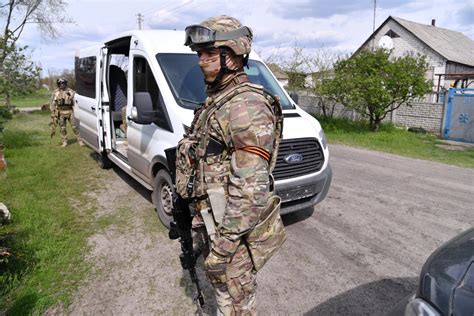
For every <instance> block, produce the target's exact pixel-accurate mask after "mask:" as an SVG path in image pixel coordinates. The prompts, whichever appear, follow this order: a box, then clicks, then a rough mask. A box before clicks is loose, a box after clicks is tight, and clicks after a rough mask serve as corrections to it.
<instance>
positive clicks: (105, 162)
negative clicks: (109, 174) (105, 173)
mask: <svg viewBox="0 0 474 316" xmlns="http://www.w3.org/2000/svg"><path fill="white" fill-rule="evenodd" d="M96 157H97V163H98V164H99V167H100V168H101V169H110V168H112V161H110V159H109V157H107V155H106V154H104V153H100V154H99V153H97V154H96Z"/></svg>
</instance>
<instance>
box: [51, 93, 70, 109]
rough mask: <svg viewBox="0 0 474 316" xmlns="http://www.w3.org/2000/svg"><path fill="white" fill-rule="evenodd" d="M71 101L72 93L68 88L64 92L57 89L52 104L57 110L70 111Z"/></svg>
mask: <svg viewBox="0 0 474 316" xmlns="http://www.w3.org/2000/svg"><path fill="white" fill-rule="evenodd" d="M73 101H74V91H72V90H71V89H69V88H68V89H66V90H61V89H57V90H56V91H55V93H54V102H55V105H56V107H57V109H58V110H62V111H67V110H72V107H73V106H74V104H73Z"/></svg>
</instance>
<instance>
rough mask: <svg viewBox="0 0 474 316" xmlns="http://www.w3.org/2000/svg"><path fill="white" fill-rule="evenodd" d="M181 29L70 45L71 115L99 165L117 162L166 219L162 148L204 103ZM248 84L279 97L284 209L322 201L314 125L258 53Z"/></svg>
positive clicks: (279, 181) (320, 146)
mask: <svg viewBox="0 0 474 316" xmlns="http://www.w3.org/2000/svg"><path fill="white" fill-rule="evenodd" d="M183 39H184V32H181V31H160V30H146V31H131V32H127V33H124V34H121V35H119V36H116V37H114V38H112V39H110V40H109V41H106V42H105V43H102V44H100V45H98V46H96V47H90V48H84V49H80V50H78V51H77V52H76V57H75V73H76V90H77V91H76V98H75V109H74V113H75V119H76V120H77V122H78V124H79V130H80V134H81V137H82V138H83V140H84V142H85V143H87V144H88V145H89V146H90V147H91V148H92V149H94V150H95V151H96V152H97V156H98V161H99V163H100V164H101V166H102V167H104V168H105V167H109V166H110V165H111V163H113V164H115V165H117V166H118V167H119V168H121V169H123V170H124V171H125V172H126V173H128V174H129V175H130V176H132V177H133V178H134V179H135V180H137V181H138V182H139V183H141V184H142V185H143V186H144V187H146V188H147V189H148V190H152V200H153V203H154V204H155V206H156V209H157V213H158V216H159V218H160V220H161V221H162V223H163V224H164V225H166V226H169V222H170V220H171V193H172V187H171V178H170V175H169V172H168V165H167V163H166V157H165V149H167V148H170V147H175V146H176V145H177V143H178V141H179V140H180V139H181V138H182V137H183V134H184V133H185V132H186V130H187V129H188V128H189V126H190V124H191V121H192V119H193V110H194V108H196V107H197V106H198V105H199V104H201V103H202V102H204V100H205V98H206V95H205V87H204V78H203V75H202V73H201V70H200V68H199V66H198V57H197V55H196V54H195V53H193V52H191V51H190V50H189V48H187V47H186V46H184V45H183ZM245 72H246V73H247V75H248V77H249V79H250V81H251V82H253V83H257V84H260V85H263V86H264V87H265V89H267V90H268V91H270V92H271V93H272V94H274V95H276V96H278V97H279V98H280V103H281V105H282V108H283V114H284V123H283V126H284V127H283V128H284V129H283V140H282V143H281V144H280V150H279V152H278V160H277V164H276V167H275V170H274V172H273V175H274V178H275V190H276V193H277V194H278V195H279V196H280V197H281V198H282V201H283V204H282V210H281V212H282V213H289V212H294V211H297V210H300V209H304V208H308V207H312V206H313V205H315V204H316V203H319V202H321V201H322V200H323V199H324V198H325V196H326V194H327V192H328V190H329V186H330V183H331V178H332V171H331V167H330V165H329V162H328V159H329V152H328V148H327V143H326V139H325V136H324V133H323V130H322V129H321V126H320V124H319V123H318V121H317V120H316V119H314V118H313V117H312V116H310V115H309V114H307V113H306V112H304V111H303V110H301V109H300V108H299V107H298V106H297V105H296V104H295V103H294V102H293V101H292V100H291V99H290V98H289V96H288V94H287V93H286V91H285V90H284V89H283V88H282V87H281V86H280V84H279V83H278V82H277V81H276V79H275V77H274V76H273V74H272V73H271V72H270V70H269V69H268V68H267V66H266V65H265V64H264V63H263V62H262V61H261V59H260V58H259V57H258V56H257V55H256V54H255V53H253V52H252V53H251V54H250V60H249V64H248V67H246V68H245Z"/></svg>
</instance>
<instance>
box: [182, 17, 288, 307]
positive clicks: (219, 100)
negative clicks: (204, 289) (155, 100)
mask: <svg viewBox="0 0 474 316" xmlns="http://www.w3.org/2000/svg"><path fill="white" fill-rule="evenodd" d="M251 42H252V31H251V30H250V28H248V27H246V26H242V24H241V23H240V22H239V21H238V20H236V19H235V18H232V17H229V16H216V17H212V18H209V19H207V20H205V21H204V22H202V23H200V24H198V25H191V26H188V27H187V28H186V43H185V45H187V46H190V48H191V49H192V50H193V51H196V52H197V54H198V56H199V66H200V68H201V70H202V72H203V74H204V78H205V82H206V92H207V95H208V98H207V99H206V102H205V104H204V105H203V106H201V107H199V108H198V109H197V110H196V112H195V117H194V121H193V123H192V127H191V130H190V132H189V133H188V134H187V135H186V137H185V139H183V140H182V141H181V142H180V144H179V145H178V157H182V155H181V154H184V156H186V155H188V156H189V159H190V160H189V161H194V162H193V164H194V166H195V168H193V170H195V171H194V172H193V176H192V179H193V182H194V186H193V188H194V190H193V192H192V193H191V194H189V195H188V196H187V197H189V198H193V199H194V200H195V201H196V203H195V210H196V215H195V217H194V219H193V227H194V228H195V230H196V231H200V232H202V228H201V229H200V228H199V227H200V226H202V225H203V223H204V222H206V226H205V227H206V228H207V229H205V231H207V232H206V237H207V238H210V239H211V243H210V244H211V246H210V251H208V252H207V253H206V252H205V256H206V255H207V258H206V259H205V269H206V273H207V276H208V279H209V281H210V282H211V283H212V284H213V286H214V288H215V293H216V300H217V304H218V309H219V310H218V313H219V314H224V315H254V314H255V313H256V309H255V299H256V290H257V284H256V273H257V272H256V269H255V268H254V265H253V263H252V259H251V257H250V254H249V250H248V248H247V246H246V243H245V240H244V236H245V235H246V234H248V233H249V232H250V231H251V230H252V229H253V228H254V227H255V225H256V224H257V222H258V221H259V218H260V215H261V213H262V212H263V210H265V208H266V207H267V204H268V203H269V198H270V197H271V196H272V195H273V193H272V192H271V191H270V186H271V183H270V182H271V179H270V173H271V170H270V161H271V160H272V159H271V157H272V156H273V155H276V149H277V147H278V141H279V136H280V135H281V127H282V125H281V123H282V119H281V108H280V105H279V103H278V102H274V101H275V99H273V98H272V97H271V96H269V95H268V94H264V92H263V89H262V87H261V86H259V85H254V84H251V83H250V82H249V79H248V77H247V75H246V74H245V72H244V69H243V67H244V66H245V65H246V63H247V60H248V54H249V53H250V50H251ZM276 106H277V107H278V108H275V107H276ZM275 113H279V114H280V115H279V116H277V115H275ZM180 153H181V154H180ZM180 165H182V164H180V162H179V158H178V160H177V168H179V166H180ZM183 172H186V170H184V171H183ZM176 181H177V185H176V189H177V191H178V193H180V194H182V195H186V193H185V188H186V183H180V181H179V179H178V177H177V180H176ZM180 191H181V192H180ZM188 193H190V192H189V191H188ZM209 212H210V213H212V214H213V221H212V224H211V225H208V220H207V221H206V218H207V217H205V216H204V215H205V214H208V213H209ZM212 226H213V227H212ZM207 241H208V240H207ZM208 250H209V249H208Z"/></svg>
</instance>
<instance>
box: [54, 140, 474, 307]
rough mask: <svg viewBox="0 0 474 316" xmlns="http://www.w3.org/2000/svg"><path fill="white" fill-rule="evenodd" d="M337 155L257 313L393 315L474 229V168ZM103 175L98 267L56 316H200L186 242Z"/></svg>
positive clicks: (263, 282) (93, 253) (295, 220)
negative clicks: (442, 255)
mask: <svg viewBox="0 0 474 316" xmlns="http://www.w3.org/2000/svg"><path fill="white" fill-rule="evenodd" d="M330 150H331V158H330V159H331V165H332V167H333V172H334V177H333V182H332V186H331V189H330V191H329V194H328V196H327V199H326V200H325V201H323V203H321V204H319V205H318V206H316V207H315V208H314V211H313V210H312V209H308V210H306V211H303V212H298V213H295V214H289V215H288V216H284V217H283V220H284V223H285V227H286V230H287V234H288V239H287V241H286V243H285V244H284V245H283V247H282V249H281V250H280V251H279V252H278V254H277V255H276V256H275V257H274V258H272V260H270V262H269V263H268V264H267V265H266V266H265V267H264V268H263V270H262V271H261V272H259V274H258V294H257V311H258V313H259V314H261V315H303V314H304V315H385V314H386V313H387V312H388V311H389V310H390V309H391V308H393V306H395V305H396V304H397V303H398V302H399V301H400V300H401V299H403V298H404V297H405V296H407V295H409V294H410V292H412V291H414V290H415V289H416V286H417V284H418V275H419V272H420V269H421V267H422V265H423V263H424V262H425V260H426V258H427V257H428V256H429V255H430V253H431V252H432V251H433V250H435V249H436V248H437V247H438V246H440V245H441V244H442V243H444V242H446V241H447V240H449V239H450V238H452V237H453V236H455V235H457V234H458V233H459V232H461V231H462V230H465V229H467V228H469V227H472V226H473V225H474V221H473V218H472V197H473V196H474V187H473V185H472V183H473V182H472V181H473V179H474V169H468V168H459V167H455V166H448V165H444V164H440V163H434V162H430V161H424V160H419V159H411V158H405V157H400V156H396V155H391V154H386V153H379V152H374V151H370V150H365V149H357V148H351V147H347V146H337V145H332V146H331V147H330ZM91 163H92V162H91ZM98 176H100V177H101V178H103V179H105V181H104V183H103V187H102V190H95V192H97V193H91V194H93V195H91V197H93V198H94V199H95V200H96V201H97V202H96V204H97V206H98V207H97V211H96V212H95V216H96V220H97V221H98V222H99V224H100V227H101V229H100V230H99V231H97V233H96V234H95V235H94V236H92V237H91V238H90V240H89V244H90V251H89V252H88V254H87V256H86V258H87V260H88V262H90V263H91V265H92V266H93V268H92V270H91V273H90V274H89V276H88V277H87V279H86V280H84V282H83V284H81V285H80V287H79V288H78V290H77V293H76V294H75V295H74V296H73V298H72V304H71V305H70V306H68V307H65V308H64V309H54V307H53V308H52V309H51V310H52V311H53V313H52V314H72V315H97V314H106V315H130V314H140V315H142V314H143V315H153V314H159V315H192V314H194V313H195V312H196V307H195V305H194V304H193V301H192V298H191V297H192V296H193V293H194V287H193V285H192V283H191V282H190V278H189V275H188V273H187V272H185V273H184V274H183V272H182V269H181V267H180V264H179V260H178V255H179V251H180V249H179V244H178V242H176V241H171V240H169V239H168V236H167V233H166V230H165V229H164V227H163V226H162V225H161V224H160V222H159V220H158V218H157V216H156V214H155V212H154V210H153V205H152V204H151V201H150V198H149V192H148V191H146V190H144V189H143V188H142V187H141V186H140V185H139V184H138V183H136V182H135V181H133V180H131V179H130V177H128V176H126V175H124V173H123V172H121V171H119V170H108V171H101V172H100V175H98ZM94 194H95V195H94ZM91 199H92V198H91ZM198 275H199V278H200V280H201V285H202V287H203V290H204V296H205V300H206V303H207V309H206V310H205V311H204V312H206V313H210V314H213V312H211V311H213V310H215V300H214V298H213V291H212V288H211V287H210V284H209V283H208V282H207V281H206V280H205V276H204V274H203V271H202V270H201V269H200V268H199V269H198Z"/></svg>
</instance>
